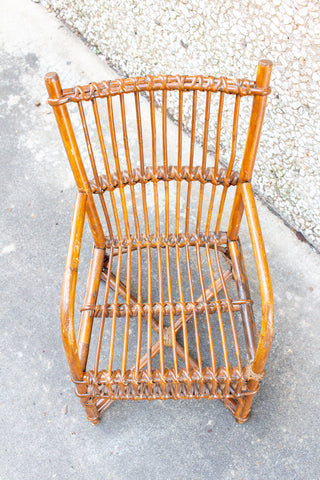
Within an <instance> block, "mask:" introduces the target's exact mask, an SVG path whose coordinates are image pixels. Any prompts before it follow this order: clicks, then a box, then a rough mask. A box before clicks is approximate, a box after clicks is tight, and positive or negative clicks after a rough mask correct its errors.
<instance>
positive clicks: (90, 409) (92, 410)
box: [83, 403, 100, 425]
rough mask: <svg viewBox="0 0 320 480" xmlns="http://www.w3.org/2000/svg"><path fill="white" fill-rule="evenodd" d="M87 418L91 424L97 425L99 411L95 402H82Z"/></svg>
mask: <svg viewBox="0 0 320 480" xmlns="http://www.w3.org/2000/svg"><path fill="white" fill-rule="evenodd" d="M83 406H84V408H85V411H86V417H87V419H88V420H89V421H90V422H91V423H92V425H97V424H98V423H99V422H100V413H99V411H98V408H97V405H96V404H93V405H91V404H88V403H86V404H83Z"/></svg>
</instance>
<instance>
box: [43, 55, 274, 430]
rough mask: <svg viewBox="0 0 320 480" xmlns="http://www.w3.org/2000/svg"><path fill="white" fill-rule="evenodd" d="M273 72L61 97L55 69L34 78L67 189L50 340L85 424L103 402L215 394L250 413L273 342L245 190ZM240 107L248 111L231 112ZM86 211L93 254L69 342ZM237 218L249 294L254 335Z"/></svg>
mask: <svg viewBox="0 0 320 480" xmlns="http://www.w3.org/2000/svg"><path fill="white" fill-rule="evenodd" d="M271 69H272V63H271V62H270V61H267V60H262V61H260V62H259V65H258V70H257V76H256V81H249V80H231V79H227V78H224V77H222V78H214V77H203V76H170V75H168V76H147V77H144V78H123V79H120V80H111V81H104V82H101V83H91V84H89V85H86V86H78V87H75V88H71V89H65V90H62V89H61V85H60V81H59V78H58V75H57V74H56V73H48V74H47V75H46V77H45V81H46V86H47V90H48V93H49V104H50V105H51V106H52V107H53V110H54V113H55V117H56V120H57V123H58V126H59V129H60V133H61V137H62V140H63V143H64V146H65V149H66V152H67V155H68V158H69V161H70V164H71V168H72V171H73V174H74V177H75V181H76V184H77V187H78V194H77V197H76V202H75V209H74V215H73V220H72V227H71V235H70V242H69V247H68V253H67V260H66V267H65V273H64V278H63V288H62V300H61V328H62V338H63V343H64V348H65V352H66V356H67V360H68V363H69V367H70V371H71V375H72V380H73V382H74V383H75V390H76V394H77V395H78V396H79V397H80V399H81V402H82V404H83V406H84V407H85V410H86V415H87V418H88V419H89V420H90V421H91V422H92V423H98V421H99V418H100V415H101V413H102V412H103V411H104V410H105V409H106V408H107V407H108V406H109V405H110V404H111V403H112V402H113V401H114V400H129V399H133V400H143V399H147V400H155V399H160V400H165V399H201V398H218V399H220V400H222V401H223V402H224V404H225V405H226V407H227V408H228V409H229V410H230V411H231V412H232V414H233V415H234V416H235V418H236V420H237V421H238V422H239V423H243V422H245V421H246V420H247V419H248V417H249V413H250V408H251V403H252V399H253V397H254V395H255V393H256V392H257V391H258V388H259V382H260V380H261V379H262V377H263V375H264V367H265V363H266V360H267V356H268V353H269V350H270V346H271V343H272V336H273V298H272V287H271V281H270V275H269V270H268V265H267V260H266V254H265V250H264V245H263V240H262V236H261V230H260V226H259V220H258V215H257V211H256V206H255V200H254V195H253V192H252V187H251V183H250V180H251V176H252V171H253V165H254V161H255V157H256V152H257V147H258V142H259V137H260V132H261V127H262V122H263V116H264V111H265V106H266V100H267V95H268V93H269V92H270V89H269V80H270V75H271ZM214 94H216V95H214ZM141 97H146V98H141ZM250 99H251V102H250ZM242 102H244V103H247V102H248V105H247V107H244V108H243V110H242V106H241V110H240V103H241V105H242ZM250 103H252V107H251V105H250ZM227 104H228V108H229V110H225V108H227V107H226V105H227ZM230 106H231V110H230ZM250 108H252V109H251V115H250ZM230 111H231V114H230ZM224 112H227V113H226V120H225V119H224ZM239 112H240V114H239ZM242 113H243V114H242ZM170 115H171V116H173V117H174V116H175V118H177V119H178V120H177V122H176V125H174V123H173V122H171V121H170V123H169V121H168V116H170ZM74 116H76V117H77V118H75V119H74V120H73V117H74ZM130 116H131V117H130ZM228 118H229V120H228ZM246 119H247V123H245V120H246ZM243 122H244V123H243ZM242 123H243V124H244V129H243V131H244V132H245V136H244V135H243V133H242V134H241V138H240V130H239V134H238V126H239V128H240V124H241V125H242ZM241 128H242V127H241ZM76 131H77V134H76V133H75V132H76ZM237 137H239V138H238V140H237ZM242 138H244V141H243V149H242V150H243V151H242V154H241V158H242V161H241V162H238V163H239V173H237V171H236V170H235V168H234V166H235V165H236V163H237V161H238V160H237V158H238V156H239V154H238V151H239V148H240V147H239V148H238V150H237V144H238V143H239V145H240V146H241V142H242V140H241V139H242ZM228 139H229V140H228ZM228 141H229V144H228ZM227 144H228V145H227ZM200 152H201V153H200ZM228 152H229V153H228ZM222 153H223V154H222ZM236 153H237V154H236ZM227 154H228V156H227ZM220 157H221V158H220ZM227 197H228V198H227ZM229 197H230V198H229ZM244 212H245V215H243V213H244ZM85 216H86V217H87V220H88V223H89V227H90V230H91V234H92V237H93V250H92V257H91V261H90V264H89V265H88V269H89V271H88V277H87V282H86V287H85V293H84V300H83V303H82V306H81V308H80V311H81V313H80V314H79V319H78V320H77V322H79V326H78V328H77V330H78V333H77V336H76V327H75V322H74V310H75V292H76V284H77V278H78V264H79V255H80V248H81V242H82V235H83V227H84V220H85ZM242 218H243V219H245V218H246V222H243V221H242ZM242 223H245V224H246V225H247V227H245V228H246V229H247V230H248V231H249V234H250V235H247V236H246V238H247V240H246V248H247V249H248V251H250V250H251V251H253V255H254V259H255V262H253V263H252V265H254V263H255V264H256V271H257V275H256V278H257V279H258V280H256V285H259V288H260V294H261V322H260V319H259V323H258V322H257V324H258V325H259V328H257V327H256V324H255V320H254V316H253V305H252V300H251V298H250V291H249V286H248V279H247V275H246V269H245V265H244V254H243V253H242V248H241V245H240V241H239V228H240V224H242ZM223 225H224V228H223ZM251 270H252V266H251ZM254 271H255V270H254ZM79 279H80V276H79ZM83 290H84V287H83ZM259 317H260V315H259ZM257 331H258V333H257Z"/></svg>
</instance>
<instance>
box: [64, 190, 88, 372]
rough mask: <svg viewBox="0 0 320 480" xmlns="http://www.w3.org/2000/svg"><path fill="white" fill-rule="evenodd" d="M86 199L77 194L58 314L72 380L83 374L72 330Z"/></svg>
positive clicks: (82, 194)
mask: <svg viewBox="0 0 320 480" xmlns="http://www.w3.org/2000/svg"><path fill="white" fill-rule="evenodd" d="M86 201H87V195H86V194H84V193H78V194H77V197H76V201H75V206H74V212H73V218H72V225H71V232H70V239H69V246H68V252H67V259H66V265H65V270H64V275H63V282H62V292H61V308H60V314H61V333H62V340H63V345H64V349H65V353H66V357H67V360H68V364H69V367H70V371H71V375H72V377H73V379H74V380H81V379H82V376H83V372H82V369H81V367H80V360H79V354H78V347H77V341H76V336H75V330H74V302H75V293H76V284H77V277H78V265H79V257H80V249H81V241H82V234H83V225H84V219H85V213H86Z"/></svg>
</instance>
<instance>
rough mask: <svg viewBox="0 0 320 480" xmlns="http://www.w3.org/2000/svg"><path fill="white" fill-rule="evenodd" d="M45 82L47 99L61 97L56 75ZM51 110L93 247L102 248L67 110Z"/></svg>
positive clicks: (84, 173) (95, 213)
mask: <svg viewBox="0 0 320 480" xmlns="http://www.w3.org/2000/svg"><path fill="white" fill-rule="evenodd" d="M45 82H46V87H47V90H48V94H49V99H53V100H56V99H58V98H60V97H61V96H62V95H63V92H62V88H61V84H60V79H59V76H58V74H57V73H55V72H50V73H47V74H46V76H45ZM53 110H54V114H55V117H56V120H57V124H58V127H59V130H60V134H61V137H62V141H63V144H64V148H65V150H66V152H67V155H68V159H69V162H70V165H71V169H72V172H73V175H74V178H75V181H76V184H77V187H78V190H79V192H82V193H85V194H86V195H87V210H86V213H87V216H88V222H89V226H90V229H91V232H92V236H93V239H94V243H95V246H96V247H97V248H104V247H105V236H104V233H103V228H102V225H101V222H100V219H99V215H98V212H97V209H96V206H95V203H94V200H93V196H92V192H91V189H90V185H89V181H88V178H87V175H86V171H85V168H84V165H83V162H82V158H81V154H80V151H79V147H78V144H77V141H76V137H75V134H74V131H73V128H72V123H71V119H70V116H69V112H68V108H67V106H66V105H63V104H62V105H56V106H54V107H53Z"/></svg>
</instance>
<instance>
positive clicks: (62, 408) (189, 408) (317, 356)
mask: <svg viewBox="0 0 320 480" xmlns="http://www.w3.org/2000/svg"><path fill="white" fill-rule="evenodd" d="M0 46H1V48H0V57H1V61H0V91H1V95H0V135H1V143H0V145H1V150H0V155H1V157H0V158H1V160H0V169H1V177H0V178H1V189H0V198H1V231H0V285H1V289H0V292H1V313H0V315H1V334H2V348H1V363H0V365H1V390H0V399H1V405H0V407H1V417H0V425H1V436H2V442H1V452H0V465H1V467H0V478H1V479H3V480H15V479H25V480H29V479H30V480H35V479H42V480H43V479H51V478H56V479H62V480H63V479H72V478H78V479H82V478H83V479H85V478H86V479H91V478H92V479H93V478H103V479H117V480H120V479H155V480H157V479H159V480H160V479H161V480H162V479H176V478H179V479H187V478H188V479H193V478H194V479H207V478H213V479H225V480H228V479H246V480H248V479H250V480H251V479H252V480H253V479H261V478H268V479H270V480H273V479H290V480H294V479H304V480H309V479H310V480H315V479H319V478H320V468H319V467H320V465H319V463H320V462H319V458H320V447H319V432H320V420H319V398H320V381H319V380H320V378H319V377H320V353H319V352H320V348H319V347H320V322H319V298H320V258H319V255H318V254H316V253H315V252H314V251H312V250H311V248H310V247H309V246H308V245H307V244H305V243H302V242H300V241H299V240H298V239H297V238H296V236H295V235H294V233H293V232H292V231H291V230H290V229H289V228H287V227H286V226H285V225H284V224H283V222H282V221H281V219H279V218H277V217H275V216H274V215H273V214H272V213H270V211H269V210H268V209H267V208H266V207H264V206H263V205H262V204H260V203H259V202H258V209H259V213H260V220H261V225H262V230H263V232H264V238H265V244H266V246H267V255H268V260H269V265H270V270H271V275H272V280H273V287H274V297H275V314H276V315H275V337H274V343H273V346H272V351H271V354H270V357H269V359H268V364H267V374H266V377H265V379H264V381H263V383H262V385H261V389H260V392H259V394H258V395H257V396H256V399H255V401H254V405H253V413H252V416H251V418H250V420H249V421H248V422H247V423H246V424H244V425H237V424H236V423H235V421H234V419H233V417H232V416H231V415H230V414H229V413H228V412H227V410H226V409H225V407H224V406H223V405H222V404H220V402H218V401H207V400H203V401H192V402H191V401H177V402H173V401H167V402H160V401H154V402H150V403H148V402H136V403H135V402H116V403H114V404H113V405H112V406H111V407H110V409H109V410H108V411H107V412H105V414H104V415H103V417H102V420H101V423H100V424H99V425H98V426H92V425H91V424H90V423H89V422H88V421H87V420H86V419H85V416H84V411H83V409H82V407H81V405H80V402H79V401H78V399H77V398H76V397H75V395H74V393H73V388H72V384H71V382H70V379H69V371H68V367H67V363H66V360H65V357H64V352H63V348H62V342H61V338H60V326H59V322H60V321H59V304H60V288H61V279H62V274H63V269H64V262H65V254H66V247H67V241H68V236H69V229H70V222H71V215H72V210H73V201H74V196H75V188H74V184H73V178H72V175H71V173H70V168H69V166H68V164H67V161H66V157H65V154H64V152H63V148H62V144H61V140H60V138H59V135H58V131H57V128H56V125H55V121H54V117H53V114H52V113H51V110H50V108H49V107H48V106H47V104H46V98H47V94H46V90H45V87H44V82H43V77H44V74H45V73H46V72H48V71H52V70H56V71H58V72H59V73H60V75H61V78H62V79H63V84H64V85H66V86H71V85H74V84H77V83H78V84H80V83H87V82H88V81H90V80H97V79H98V80H99V79H103V78H105V79H108V78H115V77H116V76H117V75H116V73H115V72H113V71H112V70H111V69H110V68H109V67H108V66H107V65H106V64H105V63H104V62H103V61H102V60H101V59H99V58H98V57H97V56H95V54H94V53H93V52H91V51H90V50H89V48H88V47H87V46H85V45H84V44H83V43H82V42H81V40H80V39H79V38H77V37H76V36H75V35H74V34H73V33H71V32H70V31H69V30H68V29H67V28H66V27H65V26H63V25H62V24H61V23H60V22H59V21H58V20H56V18H55V17H54V16H53V14H50V13H49V12H48V11H46V10H45V9H44V8H43V7H42V6H41V5H39V4H36V3H33V2H31V1H23V0H13V1H11V2H1V4H0ZM247 268H248V270H249V273H250V271H251V270H252V269H254V265H247Z"/></svg>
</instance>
